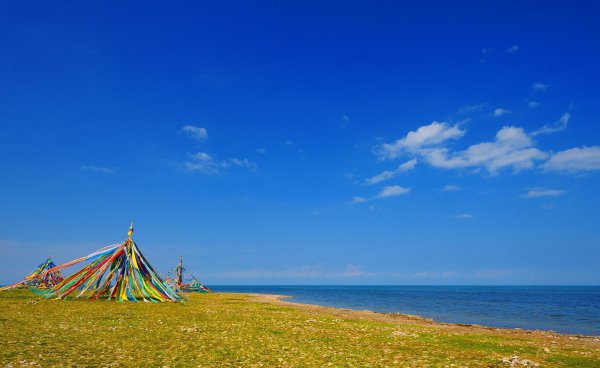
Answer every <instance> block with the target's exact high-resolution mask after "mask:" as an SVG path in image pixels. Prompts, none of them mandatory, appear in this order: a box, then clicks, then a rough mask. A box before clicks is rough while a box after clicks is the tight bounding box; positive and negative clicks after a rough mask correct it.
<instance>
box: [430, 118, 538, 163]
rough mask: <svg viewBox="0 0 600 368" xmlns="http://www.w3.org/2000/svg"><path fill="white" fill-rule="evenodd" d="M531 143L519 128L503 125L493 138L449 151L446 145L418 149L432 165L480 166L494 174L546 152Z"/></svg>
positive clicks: (535, 158)
mask: <svg viewBox="0 0 600 368" xmlns="http://www.w3.org/2000/svg"><path fill="white" fill-rule="evenodd" d="M532 146H533V141H532V140H531V138H530V137H529V136H528V135H527V134H526V133H525V131H524V130H523V129H522V128H517V127H511V126H505V127H503V128H502V129H500V130H499V131H498V133H496V139H495V140H494V141H493V142H483V143H478V144H474V145H472V146H470V147H469V148H467V149H466V150H464V151H459V152H449V150H448V149H447V148H431V149H423V150H421V152H420V153H421V154H422V155H423V156H424V158H425V160H426V161H427V162H428V163H429V164H430V165H432V166H434V167H438V168H443V169H457V168H467V167H475V168H477V167H483V168H485V169H486V170H487V171H488V172H489V173H490V174H496V173H497V172H498V171H499V170H501V169H504V168H512V169H513V170H514V171H519V170H523V169H529V168H532V167H534V163H535V161H537V160H543V159H545V158H546V157H547V156H548V155H547V154H546V153H544V152H542V151H540V150H539V149H537V148H533V147H532Z"/></svg>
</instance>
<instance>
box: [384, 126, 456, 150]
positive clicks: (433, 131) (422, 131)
mask: <svg viewBox="0 0 600 368" xmlns="http://www.w3.org/2000/svg"><path fill="white" fill-rule="evenodd" d="M464 134H465V131H464V130H461V129H460V128H459V127H458V124H456V125H453V126H450V125H448V124H447V123H444V122H437V121H434V122H433V123H431V124H429V125H424V126H422V127H420V128H418V129H417V130H416V131H410V132H408V134H407V135H406V136H405V137H403V138H400V139H398V140H396V141H395V142H394V143H384V144H382V145H381V147H380V149H379V157H380V158H381V159H393V158H396V157H398V156H400V155H401V154H402V153H404V152H405V151H409V152H410V151H413V152H414V151H416V150H419V149H421V148H423V147H428V146H432V145H436V144H440V143H442V142H444V141H446V140H449V139H458V138H460V137H462V136H463V135H464Z"/></svg>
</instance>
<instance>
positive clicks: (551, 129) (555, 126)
mask: <svg viewBox="0 0 600 368" xmlns="http://www.w3.org/2000/svg"><path fill="white" fill-rule="evenodd" d="M570 119H571V114H569V113H568V112H565V113H564V114H562V116H561V117H560V119H558V120H557V121H555V122H554V123H552V124H546V125H544V126H543V127H541V128H540V129H538V130H536V131H535V132H532V133H531V136H533V137H535V136H536V135H540V134H552V133H556V132H560V131H561V130H565V129H567V125H568V124H569V120H570Z"/></svg>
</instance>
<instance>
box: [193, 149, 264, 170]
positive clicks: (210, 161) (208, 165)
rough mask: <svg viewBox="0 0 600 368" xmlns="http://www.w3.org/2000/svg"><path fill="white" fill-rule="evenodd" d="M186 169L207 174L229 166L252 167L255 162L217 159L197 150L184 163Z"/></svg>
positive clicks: (254, 165)
mask: <svg viewBox="0 0 600 368" xmlns="http://www.w3.org/2000/svg"><path fill="white" fill-rule="evenodd" d="M184 166H185V168H186V169H187V170H188V171H194V172H201V173H204V174H207V175H217V174H220V173H221V172H222V170H223V169H228V168H230V167H243V168H249V169H254V168H256V163H254V162H252V161H249V160H248V159H237V158H230V159H227V160H217V159H215V158H214V157H213V156H211V155H209V154H208V153H206V152H197V153H195V154H193V155H191V157H190V160H189V161H187V162H185V163H184Z"/></svg>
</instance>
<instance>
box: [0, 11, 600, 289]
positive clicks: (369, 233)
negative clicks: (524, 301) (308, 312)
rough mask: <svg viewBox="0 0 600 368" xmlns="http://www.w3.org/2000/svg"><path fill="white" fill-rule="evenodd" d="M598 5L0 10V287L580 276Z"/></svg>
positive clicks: (593, 187)
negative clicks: (40, 272) (42, 273)
mask: <svg viewBox="0 0 600 368" xmlns="http://www.w3.org/2000/svg"><path fill="white" fill-rule="evenodd" d="M599 11H600V6H599V5H598V4H597V3H594V2H577V1H575V2H557V1H548V2H544V3H539V2H525V3H524V2H515V1H498V2H493V1H491V2H485V3H480V2H475V1H459V2H443V1H433V2H414V3H398V2H379V3H366V2H353V1H350V2H348V1H343V2H342V1H339V2H336V1H319V2H316V1H314V2H313V1H304V2H278V1H273V2H265V1H258V2H251V3H250V4H249V3H248V2H216V1H207V2H175V3H173V2H171V3H166V2H156V3H146V4H144V6H143V7H142V6H140V5H139V4H136V3H127V2H121V3H119V4H116V3H115V4H108V3H89V2H86V3H67V2H52V3H48V2H28V3H27V4H25V3H23V2H17V1H10V2H3V3H2V5H1V6H0V47H1V50H2V55H1V57H0V85H1V88H0V101H1V102H0V126H1V130H0V157H1V159H0V172H1V173H2V176H1V178H2V180H0V208H1V211H0V255H1V256H0V270H1V272H0V283H7V282H10V281H13V280H17V279H19V277H20V276H22V275H23V274H25V273H28V272H29V271H30V270H31V269H33V268H34V267H35V266H36V265H37V264H38V263H40V262H41V261H42V260H43V259H45V258H46V257H53V258H54V259H55V261H57V262H64V261H67V260H70V259H73V258H76V257H79V256H82V255H85V254H88V253H90V252H92V251H94V250H96V249H98V248H100V247H102V246H104V245H107V244H111V243H114V242H117V241H120V240H122V239H123V238H124V237H125V236H126V231H127V227H128V225H129V222H130V221H131V220H133V221H135V223H136V233H135V239H136V241H137V242H138V243H139V244H140V246H141V249H142V250H143V251H144V252H145V254H146V255H147V256H148V258H149V259H150V260H151V261H152V262H153V263H154V264H155V265H156V266H157V268H158V269H159V271H161V272H166V271H167V270H169V269H170V268H171V267H172V266H173V265H174V264H175V263H176V262H177V261H178V256H179V255H182V256H183V257H184V262H185V263H186V265H187V268H188V269H189V270H190V271H192V272H193V273H194V274H196V275H197V276H198V277H199V278H201V279H202V280H203V281H204V282H206V283H207V284H595V285H598V284H600V271H599V270H598V262H599V261H600V226H598V224H600V214H599V213H598V209H599V208H600V195H599V189H598V188H600V126H599V121H600V104H598V102H599V101H600V90H599V88H598V86H600V73H598V68H597V62H598V57H599V56H600V37H599V36H600V26H599V25H598V23H597V19H596V15H597V14H598V13H599Z"/></svg>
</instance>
